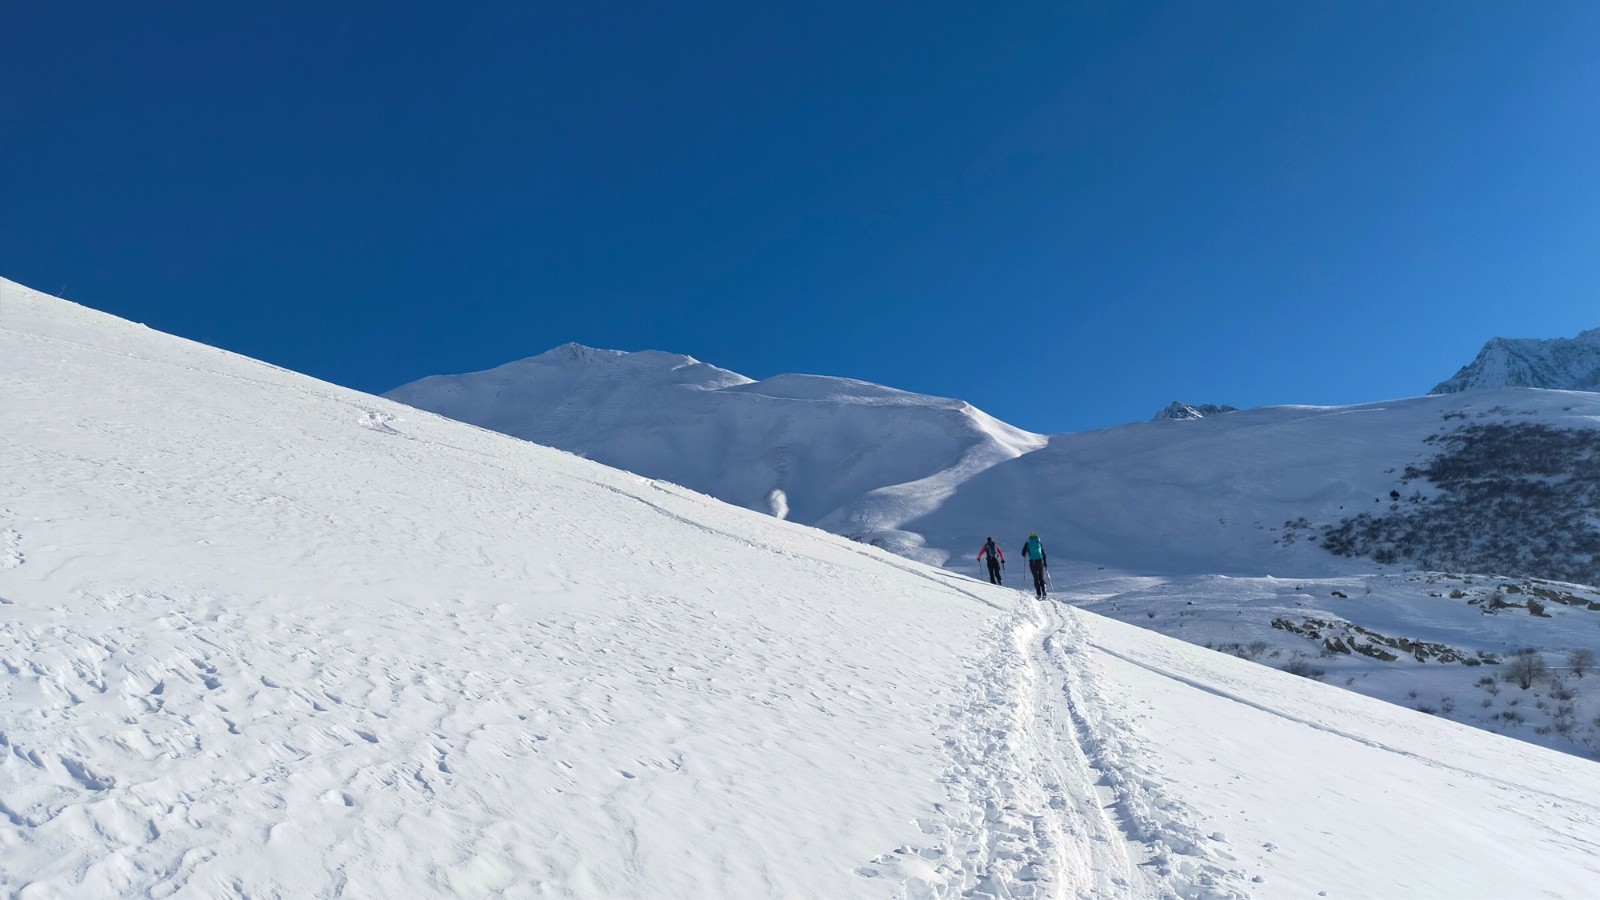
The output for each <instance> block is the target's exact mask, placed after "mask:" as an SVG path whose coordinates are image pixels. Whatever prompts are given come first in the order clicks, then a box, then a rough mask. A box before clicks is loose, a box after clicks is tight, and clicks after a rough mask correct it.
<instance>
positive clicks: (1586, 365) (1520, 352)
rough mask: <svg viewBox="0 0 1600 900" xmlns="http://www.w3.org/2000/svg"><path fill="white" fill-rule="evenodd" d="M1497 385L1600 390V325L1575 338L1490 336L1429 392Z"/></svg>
mask: <svg viewBox="0 0 1600 900" xmlns="http://www.w3.org/2000/svg"><path fill="white" fill-rule="evenodd" d="M1498 387H1530V388H1549V389H1552V390H1562V391H1600V328H1593V329H1590V330H1588V331H1585V332H1583V333H1581V334H1579V335H1578V336H1577V337H1574V338H1552V339H1548V340H1540V339H1534V338H1493V339H1491V340H1490V341H1489V342H1488V343H1487V344H1484V345H1483V349H1482V350H1480V351H1478V356H1477V358H1476V359H1474V360H1473V361H1472V362H1471V363H1469V364H1468V365H1466V366H1463V367H1462V368H1461V371H1459V372H1457V373H1456V374H1455V376H1454V377H1452V378H1450V379H1449V380H1447V381H1442V382H1440V383H1439V384H1438V385H1436V386H1434V388H1433V390H1431V391H1429V393H1430V394H1454V393H1459V392H1461V391H1470V390H1478V389H1482V388H1498Z"/></svg>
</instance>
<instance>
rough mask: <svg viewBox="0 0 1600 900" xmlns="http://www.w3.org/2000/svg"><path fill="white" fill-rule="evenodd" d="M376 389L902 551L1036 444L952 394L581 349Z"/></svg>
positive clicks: (648, 353) (1038, 441)
mask: <svg viewBox="0 0 1600 900" xmlns="http://www.w3.org/2000/svg"><path fill="white" fill-rule="evenodd" d="M385 396H387V397H388V398H389V399H391V400H398V401H400V402H401V403H406V404H409V405H411V406H415V407H418V408H420V409H426V410H429V411H431V412H435V413H439V414H440V415H444V416H448V417H449V418H452V419H458V420H460V421H463V422H469V423H471V424H473V425H478V426H480V427H483V428H488V429H491V430H493V431H499V432H502V433H504V434H509V435H512V436H514V437H520V438H523V439H525V440H530V441H534V442H535V443H540V444H545V445H547V446H551V447H557V448H559V449H562V450H567V451H569V452H572V453H577V454H580V455H582V456H586V457H589V458H590V459H593V460H595V461H597V462H602V463H605V464H607V465H610V466H615V467H617V468H621V469H627V470H628V471H631V472H635V473H638V474H640V475H644V476H646V477H649V478H659V479H663V480H666V481H671V482H674V483H676V484H680V485H683V486H685V487H689V488H692V489H694V490H697V491H701V492H703V493H707V494H711V495H712V496H715V497H718V498H720V499H722V500H725V501H727V502H729V503H733V504H735V505H737V506H743V507H746V508H748V509H754V510H759V511H761V512H769V513H771V514H773V515H775V516H777V517H779V518H786V519H790V520H792V521H797V522H800V523H803V524H808V525H817V526H819V527H822V528H826V529H828V530H832V531H835V532H838V533H840V534H848V535H851V536H852V537H857V538H859V539H861V540H866V541H872V542H875V543H878V544H879V545H881V546H885V547H891V548H893V549H894V550H896V551H897V552H901V553H906V554H908V555H912V556H915V555H916V552H917V549H918V547H919V546H920V538H918V537H916V536H913V535H910V534H906V533H903V532H902V531H901V529H900V525H901V524H903V523H905V522H909V521H912V520H915V519H918V518H920V517H922V516H925V515H927V514H928V513H930V512H931V511H932V510H933V509H934V508H936V507H937V505H938V503H939V501H941V500H942V499H943V498H944V497H946V496H948V494H949V493H950V492H951V491H953V490H954V489H955V487H956V486H957V485H959V484H960V483H962V482H963V481H965V480H967V479H969V478H971V477H973V476H975V475H977V474H979V473H981V472H983V471H985V470H986V469H988V468H990V467H992V466H994V465H996V464H998V463H1001V462H1005V461H1007V460H1011V459H1015V458H1016V457H1018V456H1020V455H1022V454H1024V453H1027V452H1029V451H1032V450H1036V449H1038V448H1039V447H1041V446H1043V445H1044V443H1045V440H1046V439H1045V437H1044V436H1042V435H1036V434H1032V433H1029V432H1027V431H1023V430H1022V429H1020V428H1014V427H1012V426H1010V425H1007V424H1006V423H1004V422H1001V421H999V420H997V419H995V418H993V417H991V416H988V415H986V414H985V413H983V412H982V411H981V410H978V409H977V408H975V407H973V406H972V405H971V404H969V403H966V402H963V401H961V400H953V399H948V398H944V397H930V396H926V395H923V394H914V393H910V392H908V391H900V390H896V389H894V388H889V387H884V386H883V385H879V384H872V383H870V382H866V381H858V380H855V379H852V378H835V377H828V376H821V375H777V376H774V377H772V378H767V379H764V380H762V381H755V380H752V379H750V378H746V377H745V376H743V375H740V374H738V373H737V372H730V371H728V370H726V369H720V368H718V367H716V366H713V365H709V364H707V363H703V362H700V361H699V360H697V359H694V358H693V357H689V356H682V355H679V354H674V353H665V352H661V351H655V350H644V351H639V352H635V353H626V352H622V351H618V350H597V349H595V348H592V347H585V346H582V345H580V344H563V345H562V346H560V347H556V348H555V349H553V350H549V351H546V352H544V353H541V354H539V355H538V356H533V357H529V358H528V359H523V360H518V361H516V362H511V363H507V364H505V365H503V366H500V367H498V368H494V369H490V370H488V371H485V372H473V373H469V374H465V375H446V376H435V377H432V378H424V379H422V380H420V381H416V382H413V383H411V384H408V385H404V386H401V387H398V388H396V389H394V390H392V391H390V392H388V393H387V394H386V395H385Z"/></svg>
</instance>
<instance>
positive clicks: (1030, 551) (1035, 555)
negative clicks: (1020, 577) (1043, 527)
mask: <svg viewBox="0 0 1600 900" xmlns="http://www.w3.org/2000/svg"><path fill="white" fill-rule="evenodd" d="M1022 555H1023V556H1025V557H1027V558H1028V559H1037V560H1039V561H1041V562H1042V561H1044V558H1045V556H1044V545H1043V544H1041V543H1039V536H1038V535H1034V536H1032V537H1030V538H1028V539H1027V540H1026V541H1025V542H1023V544H1022Z"/></svg>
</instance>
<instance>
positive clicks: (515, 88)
mask: <svg viewBox="0 0 1600 900" xmlns="http://www.w3.org/2000/svg"><path fill="white" fill-rule="evenodd" d="M269 7H270V8H269ZM0 34H4V35H5V38H4V44H5V51H4V52H3V53H0V84H4V85H5V88H4V90H0V275H4V276H5V277H8V278H12V279H14V280H17V281H21V282H23V283H25V284H28V285H30V286H32V287H36V288H39V289H41V290H45V291H47V292H51V293H61V292H64V293H65V295H66V296H67V297H69V298H71V299H74V300H77V301H79V302H82V303H86V304H88V305H90V306H94V307H97V308H100V309H105V310H107V311H110V312H113V313H116V314H118V315H122V316H126V317H128V318H132V319H135V320H139V321H143V322H146V323H148V324H150V325H151V326H153V327H157V328H160V329H162V330H166V331H171V332H174V333H177V334H181V335H184V336H186V337H190V338H194V339H197V340H201V341H205V342H207V343H212V344H217V345H219V346H222V347H226V348H228V349H231V350H236V351H239V352H241V353H245V354H248V355H251V356H254V357H258V358H260V359H264V360H267V361H270V362H273V363H276V364H278V365H282V366H285V367H288V368H292V369H296V370H299V371H303V372H307V373H310V374H312V375H316V376H319V377H322V378H326V379H328V380H331V381H335V382H338V383H341V384H346V385H350V386H352V387H356V388H360V389H363V390H371V391H381V390H385V389H387V388H390V387H393V386H396V385H398V384H400V383H403V382H405V381H409V380H411V379H414V378H417V377H421V376H423V375H429V374H438V373H445V372H460V371H469V370H474V369H482V368H488V367H490V366H493V365H497V364H499V363H502V362H505V361H508V360H511V359H515V358H519V357H522V356H528V355H531V354H534V353H538V352H541V351H543V350H545V349H548V348H549V347H551V346H554V345H556V344H559V343H564V342H566V341H579V342H582V343H586V344H591V345H595V346H603V347H615V348H620V349H644V348H655V349H664V350H671V351H675V352H680V353H688V354H691V355H693V356H696V357H699V358H701V359H704V360H706V361H708V362H713V363H716V364H718V365H721V366H724V367H727V368H731V369H735V370H738V371H741V372H743V373H745V374H747V375H751V376H753V377H764V376H768V375H773V374H778V373H781V372H788V371H802V372H815V373H822V374H834V375H847V376H851V377H856V378H863V379H867V380H871V381H878V382H882V383H886V384H890V385H893V386H896V387H901V388H905V389H909V390H916V391H922V392H927V393H934V394H943V395H949V396H958V397H961V398H963V399H967V400H970V401H972V402H973V403H975V404H977V405H979V406H981V407H983V408H985V409H987V410H988V411H990V412H992V413H994V414H995V415H998V416H1000V417H1001V418H1004V419H1007V420H1009V421H1012V422H1014V423H1016V424H1018V425H1021V426H1024V427H1027V428H1032V429H1036V430H1042V431H1066V430H1078V429H1082V428H1089V427H1097V426H1102V425H1111V424H1117V423H1121V422H1125V421H1131V420H1134V419H1142V418H1146V417H1148V416H1149V415H1151V414H1152V413H1154V412H1155V410H1156V409H1158V408H1159V407H1160V406H1162V405H1164V404H1165V403H1166V402H1168V401H1169V400H1172V399H1183V400H1186V401H1189V402H1218V403H1232V404H1235V405H1239V406H1255V405H1262V404H1268V403H1344V402H1361V401H1369V400H1377V399H1384V398H1388V397H1395V396H1406V395H1412V394H1417V393H1421V392H1424V391H1426V390H1427V389H1428V388H1429V387H1430V386H1432V385H1433V384H1434V383H1435V382H1437V381H1439V380H1442V379H1444V378H1446V377H1448V376H1449V375H1451V374H1453V373H1454V371H1455V369H1456V368H1457V367H1458V366H1460V365H1462V364H1464V363H1465V362H1467V361H1468V360H1469V359H1470V358H1471V357H1472V355H1473V354H1474V353H1475V352H1476V351H1477V348H1478V347H1479V346H1480V345H1481V344H1482V342H1483V341H1484V340H1485V339H1486V338H1488V337H1490V336H1493V335H1497V334H1500V335H1508V336H1523V337H1546V336H1558V335H1571V334H1574V333H1576V332H1577V331H1579V330H1582V329H1585V328H1592V327H1596V326H1600V164H1597V161H1600V53H1596V52H1595V50H1594V48H1595V47H1597V46H1600V4H1594V3H1591V2H1544V0H1541V2H1538V3H1504V2H1498V3H1475V2H1450V3H1426V2H1384V3H1359V2H1355V3H1327V4H1306V3H1283V2H1277V0H1274V2H1260V3H1242V2H1241V3H1233V2H1228V3H1189V2H1185V3H1172V4H1140V3H1113V2H1102V0H1096V2H1087V3H1039V4H1033V3H1008V4H959V5H957V4H882V5H874V4H860V3H848V4H837V5H828V4H823V3H806V4H794V5H791V6H786V7H780V6H778V5H776V4H733V3H728V4H719V5H708V4H687V3H686V4H651V5H632V4H622V3H600V2H581V3H537V4H534V3H500V4H494V3H491V4H456V5H447V4H417V3H406V2H391V3H366V2H345V3H337V4H327V3H318V4H310V3H304V4H217V3H201V2H179V0H171V2H162V3H117V2H93V3H87V2H70V0H69V2H60V3H51V4H6V5H4V6H0Z"/></svg>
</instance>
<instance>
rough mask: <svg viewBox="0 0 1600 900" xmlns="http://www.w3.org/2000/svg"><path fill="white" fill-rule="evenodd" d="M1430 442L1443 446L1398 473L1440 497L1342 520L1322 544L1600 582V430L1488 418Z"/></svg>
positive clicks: (1468, 567)
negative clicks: (1422, 462)
mask: <svg viewBox="0 0 1600 900" xmlns="http://www.w3.org/2000/svg"><path fill="white" fill-rule="evenodd" d="M1428 441H1429V443H1434V444H1437V445H1439V446H1440V448H1441V449H1440V452H1439V453H1438V454H1437V455H1436V456H1434V457H1433V458H1432V459H1430V460H1428V462H1427V463H1426V464H1425V465H1423V466H1421V467H1418V466H1408V467H1407V468H1406V470H1405V474H1404V476H1403V477H1402V479H1401V480H1402V482H1412V481H1416V480H1419V479H1420V480H1426V481H1428V482H1431V483H1432V484H1433V486H1434V487H1435V489H1436V491H1435V494H1434V496H1432V497H1423V496H1421V495H1420V494H1413V495H1412V497H1411V498H1410V500H1409V502H1406V503H1403V504H1402V503H1398V502H1397V503H1391V504H1390V506H1389V511H1388V512H1387V513H1385V514H1378V515H1374V514H1372V513H1361V514H1359V515H1356V516H1352V517H1350V518H1347V519H1344V520H1343V521H1341V522H1340V523H1339V524H1337V525H1334V526H1331V527H1329V528H1328V529H1326V530H1325V532H1324V533H1323V539H1322V546H1323V547H1324V548H1326V549H1327V550H1329V551H1331V552H1333V553H1336V554H1338V555H1340V556H1367V557H1371V558H1373V559H1374V560H1377V561H1378V562H1380V563H1386V564H1387V563H1395V562H1400V561H1402V560H1406V561H1410V562H1412V563H1414V564H1416V565H1419V566H1421V567H1423V568H1427V569H1453V570H1457V571H1471V572H1500V573H1505V574H1509V575H1519V576H1525V577H1535V578H1547V579H1553V580H1558V581H1569V582H1577V583H1581V584H1597V583H1600V528H1597V522H1600V518H1597V515H1596V510H1597V509H1600V431H1596V430H1592V429H1583V428H1555V427H1552V426H1549V425H1543V424H1535V423H1525V422H1516V423H1484V424H1473V425H1467V426H1465V427H1462V428H1458V429H1456V430H1455V431H1452V432H1449V433H1447V434H1443V435H1435V436H1434V437H1430V438H1429V439H1428ZM1535 615H1537V613H1535Z"/></svg>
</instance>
